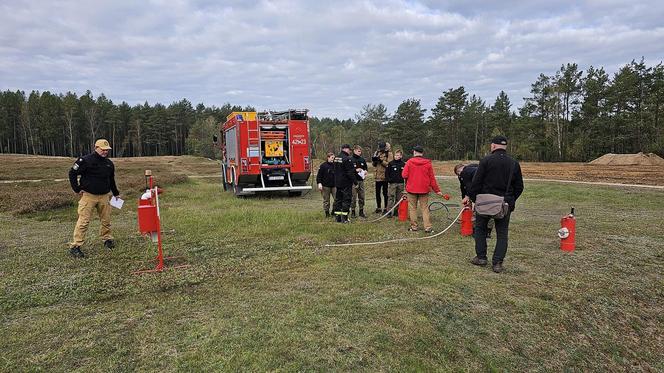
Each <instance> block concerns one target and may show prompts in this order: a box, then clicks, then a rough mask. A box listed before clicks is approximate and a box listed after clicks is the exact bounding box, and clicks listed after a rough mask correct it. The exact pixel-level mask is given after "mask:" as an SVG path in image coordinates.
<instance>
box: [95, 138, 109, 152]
mask: <svg viewBox="0 0 664 373" xmlns="http://www.w3.org/2000/svg"><path fill="white" fill-rule="evenodd" d="M95 148H101V149H102V150H109V149H112V148H111V144H109V143H108V140H106V139H99V140H97V141H96V142H95Z"/></svg>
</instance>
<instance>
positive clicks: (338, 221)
mask: <svg viewBox="0 0 664 373" xmlns="http://www.w3.org/2000/svg"><path fill="white" fill-rule="evenodd" d="M334 219H335V220H336V221H337V223H341V214H336V215H334Z"/></svg>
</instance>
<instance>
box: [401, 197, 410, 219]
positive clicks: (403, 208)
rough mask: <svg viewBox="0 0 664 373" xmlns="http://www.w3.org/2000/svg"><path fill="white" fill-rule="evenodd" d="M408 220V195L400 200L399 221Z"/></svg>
mask: <svg viewBox="0 0 664 373" xmlns="http://www.w3.org/2000/svg"><path fill="white" fill-rule="evenodd" d="M406 220H408V199H406V197H404V198H402V199H401V202H399V221H406Z"/></svg>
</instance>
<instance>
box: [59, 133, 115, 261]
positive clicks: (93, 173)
mask: <svg viewBox="0 0 664 373" xmlns="http://www.w3.org/2000/svg"><path fill="white" fill-rule="evenodd" d="M110 150H111V146H110V144H109V143H108V141H107V140H105V139H99V140H97V141H96V142H95V150H94V152H92V153H90V154H88V155H86V156H83V157H81V158H78V159H77V160H76V162H74V165H73V166H72V167H71V169H70V170H69V183H70V184H71V188H72V190H74V193H77V194H78V195H79V196H80V199H79V200H78V221H77V222H76V227H75V228H74V240H73V241H72V242H71V244H70V248H69V253H70V254H71V255H72V256H73V257H75V258H84V257H85V254H84V253H83V251H81V246H83V243H85V233H86V232H87V230H88V225H89V224H90V218H91V217H92V213H93V211H95V210H96V211H97V214H98V215H99V219H100V220H101V229H100V232H99V235H100V236H101V239H102V240H103V242H104V247H106V248H107V249H109V250H110V249H112V248H113V247H114V246H115V244H114V242H113V236H111V205H110V204H109V200H110V194H111V193H113V195H114V196H116V197H119V196H120V192H119V191H118V188H117V186H116V185H115V166H114V165H113V162H111V160H110V159H108V152H109V151H110ZM79 175H80V177H81V179H80V181H79V180H78V176H79Z"/></svg>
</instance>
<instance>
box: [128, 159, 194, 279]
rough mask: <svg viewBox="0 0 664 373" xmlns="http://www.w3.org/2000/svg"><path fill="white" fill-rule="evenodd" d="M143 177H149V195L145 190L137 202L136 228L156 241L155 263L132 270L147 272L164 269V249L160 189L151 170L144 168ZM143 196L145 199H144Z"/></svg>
mask: <svg viewBox="0 0 664 373" xmlns="http://www.w3.org/2000/svg"><path fill="white" fill-rule="evenodd" d="M145 177H146V178H149V197H148V196H147V194H148V192H146V195H145V197H141V199H140V200H139V202H138V230H139V231H140V232H141V234H142V235H147V236H150V238H151V239H152V241H153V242H155V241H156V242H157V257H156V258H155V259H156V261H157V265H156V267H155V268H154V269H148V270H142V271H137V272H134V273H135V274H139V273H149V272H161V271H163V270H164V269H166V268H165V267H164V250H163V248H162V245H161V217H160V213H159V194H161V192H162V190H161V189H159V188H157V187H155V185H154V179H153V178H152V171H150V170H145ZM144 198H145V199H144ZM182 267H188V265H181V266H175V267H170V268H182Z"/></svg>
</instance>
